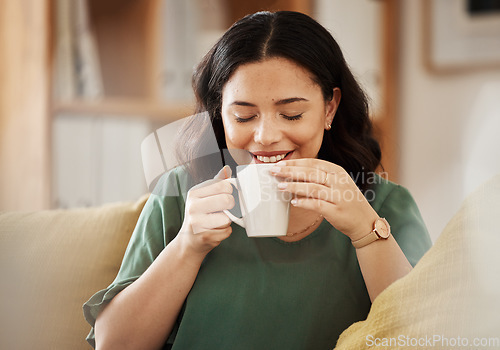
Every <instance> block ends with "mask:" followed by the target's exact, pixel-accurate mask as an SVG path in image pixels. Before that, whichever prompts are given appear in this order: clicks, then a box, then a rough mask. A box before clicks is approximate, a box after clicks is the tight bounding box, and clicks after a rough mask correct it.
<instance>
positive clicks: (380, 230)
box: [351, 218, 391, 249]
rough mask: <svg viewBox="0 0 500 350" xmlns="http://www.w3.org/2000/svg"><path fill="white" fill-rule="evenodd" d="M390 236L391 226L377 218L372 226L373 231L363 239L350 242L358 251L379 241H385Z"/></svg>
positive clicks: (384, 220) (382, 219)
mask: <svg viewBox="0 0 500 350" xmlns="http://www.w3.org/2000/svg"><path fill="white" fill-rule="evenodd" d="M390 234H391V226H390V225H389V223H388V222H387V220H386V219H384V218H378V219H377V220H375V223H374V224H373V230H372V232H370V233H369V234H367V235H366V236H364V237H363V238H360V239H357V240H355V241H351V243H352V245H353V246H354V248H356V249H359V248H363V247H364V246H367V245H368V244H370V243H373V242H375V241H378V240H379V239H387V238H389V236H390Z"/></svg>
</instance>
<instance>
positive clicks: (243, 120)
mask: <svg viewBox="0 0 500 350" xmlns="http://www.w3.org/2000/svg"><path fill="white" fill-rule="evenodd" d="M255 117H257V115H251V116H248V117H236V118H235V120H236V122H237V123H246V122H249V121H250V120H252V119H254V118H255Z"/></svg>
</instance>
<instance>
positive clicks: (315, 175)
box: [271, 166, 333, 185]
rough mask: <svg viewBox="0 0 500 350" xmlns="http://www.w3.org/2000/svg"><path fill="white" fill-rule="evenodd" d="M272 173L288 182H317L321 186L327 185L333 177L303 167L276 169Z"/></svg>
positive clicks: (321, 171)
mask: <svg viewBox="0 0 500 350" xmlns="http://www.w3.org/2000/svg"><path fill="white" fill-rule="evenodd" d="M271 173H272V174H273V175H276V176H277V177H280V178H283V179H286V180H288V181H300V182H315V183H317V184H321V185H326V184H327V180H328V179H329V177H330V176H333V175H330V173H327V172H325V171H323V170H321V169H318V168H311V167H303V166H286V167H274V168H272V169H271Z"/></svg>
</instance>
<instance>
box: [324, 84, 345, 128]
mask: <svg viewBox="0 0 500 350" xmlns="http://www.w3.org/2000/svg"><path fill="white" fill-rule="evenodd" d="M341 96H342V93H341V91H340V89H339V88H338V87H336V88H334V89H333V96H332V99H331V100H330V101H327V102H326V104H325V130H330V129H331V128H332V122H333V118H334V117H335V113H337V108H338V107H339V104H340V98H341Z"/></svg>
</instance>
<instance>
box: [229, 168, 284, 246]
mask: <svg viewBox="0 0 500 350" xmlns="http://www.w3.org/2000/svg"><path fill="white" fill-rule="evenodd" d="M273 166H275V164H248V165H240V166H238V167H236V173H237V174H236V175H237V178H230V179H226V180H224V181H228V182H230V183H231V184H233V185H234V186H235V187H236V188H237V189H238V192H239V198H240V207H241V213H242V217H241V218H238V217H236V216H234V215H233V214H232V213H230V212H229V211H227V210H224V213H226V215H227V216H228V217H229V218H230V219H231V220H232V221H233V222H235V223H236V224H238V225H240V226H241V227H244V228H245V229H246V231H247V235H248V237H277V236H286V233H287V229H288V219H289V214H290V200H291V195H290V194H289V193H287V192H283V191H280V190H279V189H278V183H279V180H278V179H277V178H276V177H275V176H273V175H271V173H270V172H269V170H270V169H271V168H272V167H273Z"/></svg>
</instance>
